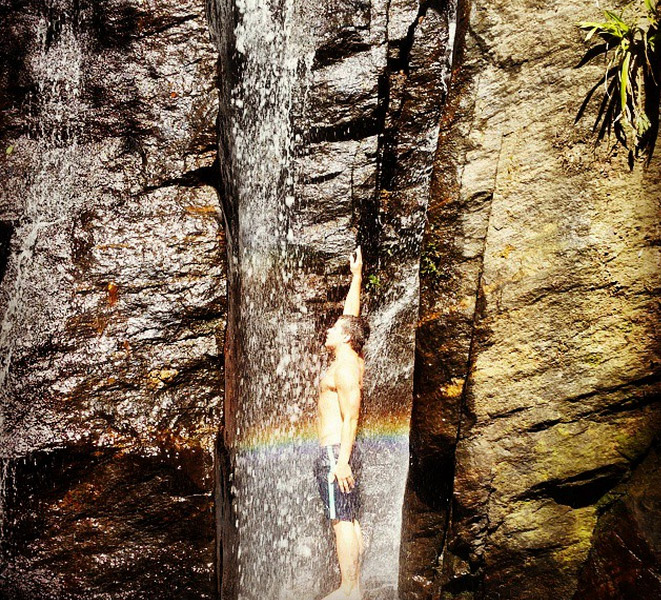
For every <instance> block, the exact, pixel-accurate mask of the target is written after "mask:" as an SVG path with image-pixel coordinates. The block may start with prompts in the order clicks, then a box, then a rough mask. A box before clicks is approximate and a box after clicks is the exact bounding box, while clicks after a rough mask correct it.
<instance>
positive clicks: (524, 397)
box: [408, 1, 661, 600]
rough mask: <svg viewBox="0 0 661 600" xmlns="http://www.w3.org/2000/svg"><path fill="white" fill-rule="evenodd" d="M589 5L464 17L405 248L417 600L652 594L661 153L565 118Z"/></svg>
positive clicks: (515, 8) (579, 94) (589, 76)
mask: <svg viewBox="0 0 661 600" xmlns="http://www.w3.org/2000/svg"><path fill="white" fill-rule="evenodd" d="M599 16H600V14H599V11H598V9H596V8H593V7H588V6H586V5H582V4H580V3H579V4H576V3H566V2H552V3H550V4H549V3H546V4H539V3H536V4H535V3H533V4H531V3H524V2H481V1H476V2H472V3H471V6H470V10H467V11H466V14H465V15H464V21H463V24H461V23H460V25H459V31H460V34H459V37H460V38H461V39H463V40H464V42H463V46H462V48H461V49H459V50H458V51H459V52H460V54H461V57H460V58H459V60H458V61H457V62H455V64H456V65H458V66H457V68H456V69H455V72H454V73H453V80H452V87H451V90H450V94H449V99H450V100H449V103H448V105H447V107H446V111H445V114H444V117H443V122H442V125H441V137H440V141H439V154H438V157H437V161H436V172H435V179H434V184H433V192H432V201H431V204H430V210H429V223H428V227H427V231H426V237H425V242H424V248H423V255H422V261H421V285H422V310H421V320H420V324H419V327H418V337H417V356H416V375H415V401H414V402H415V403H414V419H413V420H414V424H413V429H414V431H415V432H416V434H415V437H414V440H416V444H415V448H414V463H413V465H414V466H413V469H412V472H413V473H416V474H417V476H416V477H415V478H414V482H413V484H414V485H412V486H411V487H410V494H409V500H408V501H409V505H410V506H411V507H413V508H414V509H415V510H414V511H412V512H414V514H415V516H414V517H412V520H411V529H410V536H411V538H412V539H413V542H412V548H413V549H414V551H415V557H414V560H413V564H414V565H415V567H414V570H415V571H414V573H413V574H412V576H411V577H410V579H409V583H410V588H409V591H410V597H412V598H439V597H440V598H443V599H450V598H462V599H464V600H465V599H469V598H474V599H478V598H490V599H491V598H493V599H495V598H508V599H510V600H517V599H524V598H525V599H535V600H543V599H546V598H548V599H551V598H554V599H558V598H562V599H570V598H573V597H575V598H577V599H578V598H591V599H592V598H594V599H600V598H635V597H654V596H655V595H658V591H657V590H658V587H657V586H658V580H659V572H660V569H659V554H658V548H659V536H658V531H657V529H658V528H657V527H656V525H654V523H653V521H654V519H655V518H656V520H658V514H659V510H660V508H661V507H660V506H659V503H658V498H657V493H656V491H655V488H654V481H655V477H656V476H655V475H654V474H653V466H652V465H653V464H654V461H655V460H656V459H655V458H654V457H655V456H656V451H654V450H651V449H650V447H651V445H652V443H653V439H654V437H655V436H656V435H657V434H658V431H659V424H660V421H661V411H660V408H659V407H660V405H659V402H658V399H659V346H658V338H657V337H656V333H655V332H656V330H657V329H658V318H659V311H658V291H659V251H658V248H659V246H658V244H659V239H658V219H659V204H658V199H659V197H660V192H661V190H660V189H659V182H660V181H661V177H660V176H659V175H660V164H661V163H660V161H659V158H658V157H657V158H655V159H654V160H653V162H652V164H651V165H650V167H649V169H647V170H643V169H642V167H641V165H640V164H637V165H636V166H635V168H634V170H633V171H632V172H630V171H629V169H628V167H627V164H626V155H625V153H623V152H622V151H621V150H619V149H617V148H616V149H614V151H613V152H609V150H610V147H611V145H612V142H613V141H614V140H611V144H604V145H603V146H601V147H599V148H597V149H594V148H593V145H592V141H593V137H592V135H591V133H590V127H591V121H590V118H588V119H587V120H586V121H583V122H581V123H579V125H578V126H574V125H573V121H574V117H575V115H576V113H577V111H578V108H579V106H580V104H581V102H582V100H583V98H584V96H585V93H586V92H587V90H588V89H589V88H590V87H591V86H592V85H593V84H594V83H595V82H596V81H597V79H598V78H599V76H600V75H601V73H602V69H601V67H599V66H597V65H595V66H593V67H590V68H582V69H580V70H575V69H573V66H574V65H575V64H576V63H577V62H578V60H579V59H580V58H581V57H582V55H583V53H584V51H585V48H584V45H583V42H582V35H581V32H580V31H579V30H578V28H577V27H576V26H575V23H576V22H578V21H580V20H585V19H593V18H599ZM591 110H592V111H593V112H592V115H594V112H595V111H596V106H594V105H592V106H591ZM645 456H647V458H645V460H644V461H643V458H644V457H645ZM640 461H643V462H642V463H641V462H640ZM639 463H640V464H639ZM432 474H433V475H432ZM439 475H440V477H439ZM653 515H656V517H653Z"/></svg>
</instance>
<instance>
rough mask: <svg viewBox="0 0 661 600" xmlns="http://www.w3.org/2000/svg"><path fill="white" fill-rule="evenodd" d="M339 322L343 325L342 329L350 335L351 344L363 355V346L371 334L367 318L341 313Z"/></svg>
mask: <svg viewBox="0 0 661 600" xmlns="http://www.w3.org/2000/svg"><path fill="white" fill-rule="evenodd" d="M337 322H338V323H339V324H340V326H341V327H342V331H344V333H345V334H346V335H348V336H349V345H350V346H351V347H352V348H353V349H354V351H355V352H357V353H358V354H360V355H362V354H363V346H364V345H365V342H366V341H367V338H368V337H369V335H370V326H369V324H368V323H367V319H365V318H363V317H354V316H353V315H341V316H340V317H339V318H338V320H337Z"/></svg>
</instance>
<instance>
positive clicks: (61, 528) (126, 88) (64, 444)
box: [0, 0, 225, 600]
mask: <svg viewBox="0 0 661 600" xmlns="http://www.w3.org/2000/svg"><path fill="white" fill-rule="evenodd" d="M0 31H1V37H2V39H3V44H2V48H0V55H1V56H2V64H1V70H0V105H1V106H2V113H3V117H2V121H1V122H0V139H1V140H2V142H1V144H2V146H1V149H2V152H1V158H0V190H1V198H0V222H1V223H2V226H1V228H0V274H1V277H2V278H1V284H0V308H1V310H2V315H3V320H2V326H1V327H2V329H1V330H0V345H1V346H2V354H3V362H2V397H1V401H0V408H1V409H2V417H3V420H2V427H1V436H2V437H1V441H0V444H1V450H0V457H2V471H1V473H2V477H1V483H2V485H1V486H0V491H1V492H2V495H1V499H0V506H2V515H1V516H0V520H1V521H2V527H1V530H0V532H1V535H0V548H1V550H2V561H0V565H1V566H0V596H2V597H3V598H8V599H13V598H21V599H23V598H25V599H26V600H27V599H30V600H38V599H41V598H43V599H48V600H54V599H56V598H65V597H66V598H86V599H87V598H101V597H113V598H132V599H137V598H147V597H150V598H151V597H154V596H155V595H156V596H158V597H161V598H173V597H178V598H196V599H199V598H211V597H213V596H214V593H215V592H214V589H215V582H214V569H215V566H214V562H215V549H214V535H215V524H214V515H213V497H212V495H213V479H214V477H213V451H214V442H215V437H216V435H217V431H218V429H219V426H220V420H221V415H222V391H223V385H224V383H223V364H222V351H221V350H220V349H219V348H220V347H221V344H222V334H223V328H224V319H225V268H224V264H225V248H224V238H223V232H222V228H221V227H220V225H219V222H220V219H221V213H220V206H219V202H218V195H217V192H216V190H215V189H214V186H215V185H216V184H215V179H217V177H216V175H215V172H216V171H215V169H213V168H212V166H213V163H214V161H215V157H216V150H215V148H216V135H215V113H216V106H217V99H216V92H215V83H214V79H215V55H214V52H213V51H212V47H211V45H210V42H209V36H208V28H207V23H206V19H205V15H204V9H203V6H201V5H199V4H198V3H196V2H183V3H182V2H177V3H171V2H170V3H167V2H165V3H163V2H151V1H148V2H137V1H132V0H120V1H111V0H109V1H103V2H86V1H82V2H73V1H71V2H69V1H68V0H47V1H45V2H36V1H35V2H31V1H27V2H18V1H13V0H3V1H2V2H0Z"/></svg>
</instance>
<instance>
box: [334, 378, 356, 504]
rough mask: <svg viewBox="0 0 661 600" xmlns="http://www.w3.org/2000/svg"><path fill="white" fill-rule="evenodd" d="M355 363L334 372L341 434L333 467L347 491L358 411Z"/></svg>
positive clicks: (351, 485) (340, 484)
mask: <svg viewBox="0 0 661 600" xmlns="http://www.w3.org/2000/svg"><path fill="white" fill-rule="evenodd" d="M358 377H359V374H358V366H357V365H340V366H339V367H338V369H337V371H336V372H335V385H336V388H337V396H338V399H339V402H340V411H341V413H342V435H341V437H340V454H339V456H338V459H337V466H336V467H335V476H336V477H337V481H338V484H339V486H340V489H341V490H342V491H343V492H349V491H350V490H351V488H352V487H353V486H354V479H353V473H352V472H351V467H350V466H349V458H350V457H351V450H352V448H353V443H354V441H355V439H356V430H357V428H358V415H359V413H360V385H359V382H358Z"/></svg>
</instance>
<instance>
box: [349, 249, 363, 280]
mask: <svg viewBox="0 0 661 600" xmlns="http://www.w3.org/2000/svg"><path fill="white" fill-rule="evenodd" d="M349 268H350V269H351V274H352V275H360V274H361V272H362V270H363V254H362V252H361V251H360V246H356V249H355V250H354V251H353V252H352V253H351V256H350V257H349Z"/></svg>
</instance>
